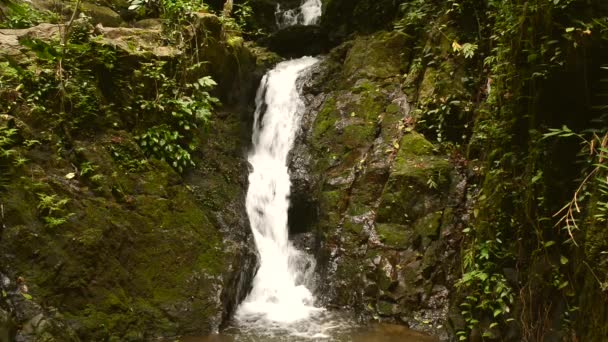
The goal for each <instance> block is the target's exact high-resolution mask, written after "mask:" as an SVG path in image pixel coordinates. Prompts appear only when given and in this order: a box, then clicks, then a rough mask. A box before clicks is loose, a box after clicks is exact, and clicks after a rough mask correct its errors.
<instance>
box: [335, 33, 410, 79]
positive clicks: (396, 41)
mask: <svg viewBox="0 0 608 342" xmlns="http://www.w3.org/2000/svg"><path fill="white" fill-rule="evenodd" d="M410 42H411V39H410V37H409V36H407V35H406V34H404V33H400V32H395V31H393V32H382V33H378V34H375V35H372V36H369V37H363V38H359V39H357V40H355V42H354V44H353V47H352V48H351V50H350V51H349V52H348V55H347V56H346V60H345V62H344V75H345V77H346V78H352V77H355V76H356V77H357V78H369V79H383V78H389V77H395V76H399V75H400V74H401V73H402V72H403V71H404V70H406V68H407V64H406V63H407V61H408V57H409V45H410Z"/></svg>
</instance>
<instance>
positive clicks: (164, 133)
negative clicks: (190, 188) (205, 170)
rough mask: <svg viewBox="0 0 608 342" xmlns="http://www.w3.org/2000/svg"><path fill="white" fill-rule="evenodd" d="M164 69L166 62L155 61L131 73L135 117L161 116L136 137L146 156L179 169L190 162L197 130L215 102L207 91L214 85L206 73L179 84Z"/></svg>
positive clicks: (216, 101) (209, 113) (202, 124)
mask: <svg viewBox="0 0 608 342" xmlns="http://www.w3.org/2000/svg"><path fill="white" fill-rule="evenodd" d="M189 69H192V67H190V68H189ZM167 71H168V68H167V65H166V62H164V61H156V62H153V63H143V64H142V66H141V68H140V69H139V70H137V71H136V72H135V77H136V80H137V86H136V89H135V93H136V97H135V105H136V108H137V109H138V116H139V117H141V120H146V119H149V118H161V120H160V121H159V120H156V121H157V122H160V124H156V125H154V126H153V127H151V128H149V129H147V131H145V132H144V133H142V134H140V135H139V136H137V137H136V139H137V140H138V142H139V145H140V146H141V147H142V149H143V150H144V152H145V153H146V155H147V156H154V157H156V158H158V159H160V160H165V161H167V162H168V163H169V164H170V165H172V166H173V167H174V168H175V169H176V170H178V171H179V172H183V171H184V169H185V168H187V167H189V166H193V165H194V161H193V160H192V156H191V152H193V151H194V150H195V149H196V146H197V142H198V137H197V131H198V129H200V128H204V126H205V125H206V124H207V123H208V122H209V120H210V117H211V112H212V110H213V107H214V106H215V105H218V104H219V100H218V99H217V98H215V97H213V96H211V95H210V93H209V91H210V90H211V89H213V88H214V87H215V86H216V85H217V84H216V83H215V81H213V79H211V77H209V76H205V77H201V78H199V79H197V80H195V81H194V82H191V83H190V82H182V83H180V82H178V80H177V78H176V77H169V76H167ZM149 85H153V87H149ZM149 89H153V90H152V91H149ZM152 121H153V122H154V120H152Z"/></svg>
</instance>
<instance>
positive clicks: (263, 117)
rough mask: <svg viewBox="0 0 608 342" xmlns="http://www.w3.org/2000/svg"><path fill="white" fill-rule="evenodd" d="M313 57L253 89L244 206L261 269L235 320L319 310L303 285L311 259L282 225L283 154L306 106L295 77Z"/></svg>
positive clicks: (285, 201) (288, 319)
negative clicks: (254, 110) (255, 95)
mask: <svg viewBox="0 0 608 342" xmlns="http://www.w3.org/2000/svg"><path fill="white" fill-rule="evenodd" d="M316 62H317V59H315V58H313V57H303V58H300V59H296V60H291V61H286V62H282V63H280V64H278V65H277V66H276V68H275V69H273V70H271V71H270V72H268V73H267V74H266V76H264V78H263V80H262V84H261V86H260V88H259V90H258V94H257V98H256V107H257V109H256V112H255V119H254V131H253V151H252V153H251V155H250V156H249V163H250V164H251V166H252V167H253V171H252V172H251V173H250V174H249V190H248V191H247V202H246V205H247V214H248V215H249V220H250V223H251V228H252V231H253V234H254V237H255V242H256V245H257V248H258V251H259V253H260V269H259V270H258V273H257V274H256V276H255V279H254V281H253V290H252V292H251V293H250V294H249V296H248V297H247V298H246V299H245V301H244V302H243V303H242V304H241V306H240V307H239V309H238V311H237V315H236V318H237V320H240V321H248V320H249V321H251V320H256V321H259V320H263V321H269V322H275V323H276V322H279V323H292V322H296V321H299V320H302V319H306V318H308V317H309V316H310V315H311V314H312V313H314V312H318V311H320V310H322V309H320V308H316V307H315V306H314V305H313V304H314V303H313V299H314V298H313V295H312V293H311V292H310V290H309V289H308V288H306V286H305V283H306V280H307V279H306V278H307V273H310V270H311V268H312V267H314V259H312V258H311V257H310V256H308V255H307V254H306V253H304V252H301V251H298V250H297V249H296V248H295V247H294V246H293V245H292V243H291V242H290V241H289V239H288V228H287V210H288V208H289V194H290V187H291V182H290V179H289V170H288V167H287V158H288V154H289V151H290V150H291V148H292V146H293V143H294V139H295V136H296V133H297V131H298V128H299V124H300V118H301V116H302V114H303V111H304V109H305V108H304V104H303V102H302V100H301V99H300V95H299V93H298V89H297V86H296V81H297V78H298V76H299V75H300V74H301V72H302V71H303V70H305V69H306V68H308V67H310V66H311V65H313V64H314V63H316Z"/></svg>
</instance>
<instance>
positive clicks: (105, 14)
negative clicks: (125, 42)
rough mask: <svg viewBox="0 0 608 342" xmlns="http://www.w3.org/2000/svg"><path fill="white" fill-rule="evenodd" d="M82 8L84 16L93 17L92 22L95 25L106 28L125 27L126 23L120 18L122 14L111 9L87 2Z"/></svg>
mask: <svg viewBox="0 0 608 342" xmlns="http://www.w3.org/2000/svg"><path fill="white" fill-rule="evenodd" d="M80 8H81V11H82V12H83V13H84V14H86V15H87V16H89V17H91V21H92V23H93V24H94V25H95V24H101V25H103V26H106V27H118V26H122V25H124V21H123V20H122V18H121V17H120V14H118V13H116V12H114V10H112V9H111V8H109V7H105V6H99V5H95V4H91V3H86V2H85V3H83V4H82V5H81V7H80Z"/></svg>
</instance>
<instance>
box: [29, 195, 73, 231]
mask: <svg viewBox="0 0 608 342" xmlns="http://www.w3.org/2000/svg"><path fill="white" fill-rule="evenodd" d="M68 202H69V199H67V198H61V197H59V196H57V195H55V194H53V195H47V194H44V193H39V194H38V206H37V208H38V210H39V211H40V215H41V217H42V220H43V221H44V223H45V224H46V226H47V227H49V228H55V227H58V226H60V225H62V224H64V223H66V222H67V220H68V219H69V218H70V217H71V216H73V215H74V214H73V213H67V214H66V213H65V206H66V205H67V204H68Z"/></svg>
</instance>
